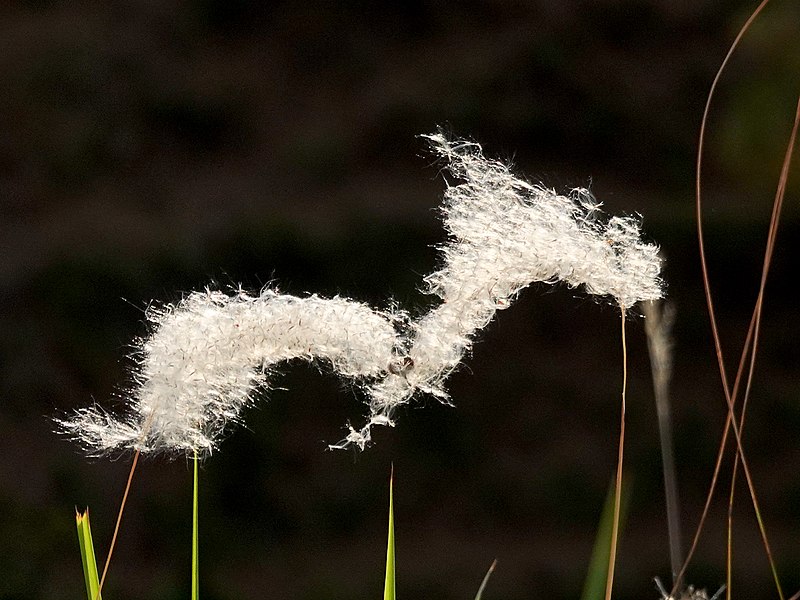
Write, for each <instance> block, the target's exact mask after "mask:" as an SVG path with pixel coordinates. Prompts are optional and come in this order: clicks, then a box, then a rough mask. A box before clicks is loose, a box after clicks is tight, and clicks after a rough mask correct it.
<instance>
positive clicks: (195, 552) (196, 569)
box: [192, 452, 200, 600]
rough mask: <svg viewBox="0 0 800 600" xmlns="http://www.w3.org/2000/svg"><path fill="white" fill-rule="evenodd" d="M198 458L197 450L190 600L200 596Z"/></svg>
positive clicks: (193, 502)
mask: <svg viewBox="0 0 800 600" xmlns="http://www.w3.org/2000/svg"><path fill="white" fill-rule="evenodd" d="M198 463H199V458H198V457H197V452H195V453H194V485H193V486H192V487H193V491H192V600H199V598H200V564H199V560H198V559H199V547H198V529H199V527H198V521H199V519H198V510H197V506H198V502H197V495H198V494H197V490H198V487H199V486H198V480H199V477H198V467H197V465H198Z"/></svg>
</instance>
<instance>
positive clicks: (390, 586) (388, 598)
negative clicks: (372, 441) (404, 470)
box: [383, 467, 395, 600]
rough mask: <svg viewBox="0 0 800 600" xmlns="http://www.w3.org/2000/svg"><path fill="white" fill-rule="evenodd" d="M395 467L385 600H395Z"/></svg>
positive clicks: (391, 486)
mask: <svg viewBox="0 0 800 600" xmlns="http://www.w3.org/2000/svg"><path fill="white" fill-rule="evenodd" d="M393 485H394V467H392V474H391V475H390V476H389V540H388V542H387V544H386V581H385V582H384V585H383V600H395V579H394V495H393V491H392V488H393Z"/></svg>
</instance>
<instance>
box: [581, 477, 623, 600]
mask: <svg viewBox="0 0 800 600" xmlns="http://www.w3.org/2000/svg"><path fill="white" fill-rule="evenodd" d="M629 492H630V485H628V480H627V479H625V480H624V481H623V486H622V494H623V497H622V506H621V508H620V526H619V527H620V530H621V529H622V524H623V522H624V520H625V513H626V512H627V511H626V508H627V505H628V497H629V495H630V493H629ZM613 526H614V482H612V483H611V486H610V487H609V490H608V494H607V495H606V501H605V504H604V505H603V514H602V515H601V516H600V524H599V526H598V528H597V536H596V537H595V539H594V547H593V548H592V558H591V560H590V561H589V570H588V572H587V573H586V580H585V581H584V582H583V593H582V594H581V600H603V598H605V593H606V579H607V578H608V558H609V555H610V554H611V531H612V528H613Z"/></svg>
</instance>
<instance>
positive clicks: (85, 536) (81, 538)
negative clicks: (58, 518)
mask: <svg viewBox="0 0 800 600" xmlns="http://www.w3.org/2000/svg"><path fill="white" fill-rule="evenodd" d="M75 524H76V525H77V528H78V545H79V546H80V551H81V562H82V563H83V579H84V581H85V582H86V597H87V598H88V600H100V578H99V577H98V574H97V560H96V559H95V556H94V542H93V541H92V528H91V526H90V525H89V509H88V508H87V509H86V512H83V513H81V512H78V511H77V510H76V511H75Z"/></svg>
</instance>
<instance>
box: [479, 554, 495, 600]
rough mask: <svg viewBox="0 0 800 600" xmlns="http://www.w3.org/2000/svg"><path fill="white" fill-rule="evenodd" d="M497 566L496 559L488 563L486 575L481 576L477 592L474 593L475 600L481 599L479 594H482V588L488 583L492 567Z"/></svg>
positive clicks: (492, 570) (492, 571)
mask: <svg viewBox="0 0 800 600" xmlns="http://www.w3.org/2000/svg"><path fill="white" fill-rule="evenodd" d="M496 566H497V559H494V560H493V561H492V564H491V565H489V570H488V571H486V575H484V576H483V581H481V587H479V588H478V593H477V594H475V600H481V596H483V590H485V589H486V584H487V583H489V577H491V575H492V573H494V568H495V567H496Z"/></svg>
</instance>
